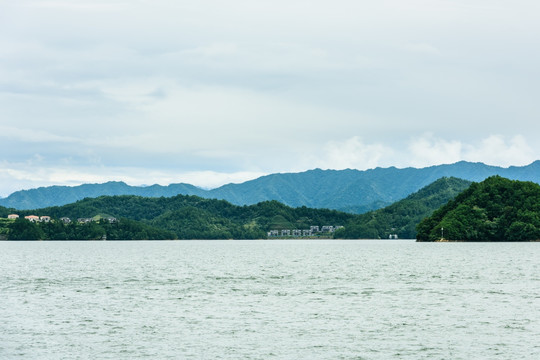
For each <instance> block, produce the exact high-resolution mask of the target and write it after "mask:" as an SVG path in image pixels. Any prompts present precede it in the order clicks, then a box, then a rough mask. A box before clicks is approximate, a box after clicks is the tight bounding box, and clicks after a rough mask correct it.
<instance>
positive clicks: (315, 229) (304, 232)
mask: <svg viewBox="0 0 540 360" xmlns="http://www.w3.org/2000/svg"><path fill="white" fill-rule="evenodd" d="M342 227H343V226H332V225H325V226H322V227H319V226H311V227H310V228H309V229H293V230H290V229H280V230H270V231H269V232H268V234H267V235H268V237H310V236H320V235H324V234H333V233H334V232H335V231H336V230H337V229H341V228H342Z"/></svg>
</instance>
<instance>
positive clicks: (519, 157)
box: [408, 134, 537, 167]
mask: <svg viewBox="0 0 540 360" xmlns="http://www.w3.org/2000/svg"><path fill="white" fill-rule="evenodd" d="M408 150H409V153H410V156H411V161H410V165H412V166H415V167H424V166H430V165H437V164H451V163H455V162H457V161H460V160H465V161H471V162H483V163H486V164H490V165H497V166H503V167H507V166H511V165H515V166H522V165H528V164H530V163H531V162H533V161H535V160H537V158H535V156H534V151H533V149H532V148H531V146H530V145H529V144H528V143H527V140H526V139H525V137H524V136H522V135H516V136H513V137H511V138H507V137H504V136H502V135H490V136H488V137H487V138H484V139H481V140H480V141H475V142H473V143H466V142H463V141H460V140H445V139H441V138H437V137H435V136H433V135H432V134H426V135H424V136H422V137H421V138H419V139H415V140H412V141H411V142H410V144H409V148H408Z"/></svg>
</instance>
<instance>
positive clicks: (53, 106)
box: [0, 0, 540, 196]
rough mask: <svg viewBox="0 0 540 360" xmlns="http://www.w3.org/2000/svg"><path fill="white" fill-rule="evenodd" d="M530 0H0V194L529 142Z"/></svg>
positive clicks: (502, 150) (536, 8)
mask: <svg viewBox="0 0 540 360" xmlns="http://www.w3.org/2000/svg"><path fill="white" fill-rule="evenodd" d="M539 64H540V2H539V1H538V0H512V1H510V0H455V1H454V0H332V1H329V0H309V1H308V0H286V1H284V0H271V1H270V0H229V1H218V0H215V1H214V0H197V1H184V0H152V1H150V0H148V1H145V0H92V1H89V0H88V1H87V0H69V1H68V0H57V1H46V0H39V1H38V0H35V1H34V0H17V1H11V0H0V196H7V195H8V194H9V193H11V192H13V191H16V190H20V189H27V188H33V187H38V186H48V185H53V184H58V185H76V184H80V183H90V182H91V183H96V182H105V181H108V180H122V181H126V182H127V183H129V184H132V185H141V184H154V183H159V184H169V183H178V182H188V183H192V184H194V185H199V186H203V187H215V186H218V185H221V184H224V183H227V182H240V181H244V180H247V179H251V178H255V177H257V176H260V175H263V174H268V173H274V172H297V171H304V170H307V169H313V168H317V167H319V168H323V169H344V168H355V169H368V168H373V167H377V166H382V167H387V166H397V167H407V166H414V167H424V166H428V165H434V164H442V163H453V162H456V161H460V160H468V161H481V162H485V163H488V164H492V165H500V166H509V165H526V164H529V163H531V162H532V161H534V160H537V159H540V141H539V136H540V70H539Z"/></svg>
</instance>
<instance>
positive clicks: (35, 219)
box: [24, 215, 39, 222]
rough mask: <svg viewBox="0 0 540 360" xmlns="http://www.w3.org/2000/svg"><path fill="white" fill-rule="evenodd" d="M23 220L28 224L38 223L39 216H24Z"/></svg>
mask: <svg viewBox="0 0 540 360" xmlns="http://www.w3.org/2000/svg"><path fill="white" fill-rule="evenodd" d="M24 218H25V219H26V220H28V221H30V222H39V216H36V215H28V216H25V217H24Z"/></svg>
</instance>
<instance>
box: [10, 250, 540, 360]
mask: <svg viewBox="0 0 540 360" xmlns="http://www.w3.org/2000/svg"><path fill="white" fill-rule="evenodd" d="M4 358H6V359H11V358H15V359H18V358H19V359H76V358H80V359H118V358H121V359H140V358H148V359H167V358H170V359H272V358H275V359H389V358H397V359H540V243H519V244H513V243H498V244H495V243H486V244H483V243H473V244H465V243H437V244H432V243H415V242H413V241H335V240H328V241H310V240H303V241H279V240H277V241H170V242H169V241H162V242H144V241H141V242H139V241H138V242H0V359H4Z"/></svg>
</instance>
